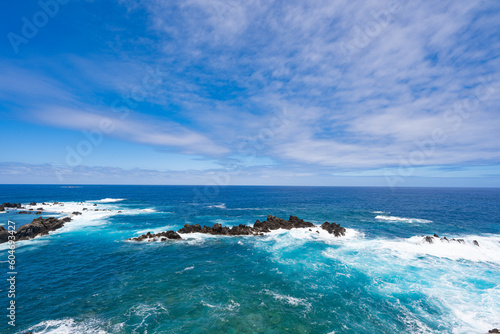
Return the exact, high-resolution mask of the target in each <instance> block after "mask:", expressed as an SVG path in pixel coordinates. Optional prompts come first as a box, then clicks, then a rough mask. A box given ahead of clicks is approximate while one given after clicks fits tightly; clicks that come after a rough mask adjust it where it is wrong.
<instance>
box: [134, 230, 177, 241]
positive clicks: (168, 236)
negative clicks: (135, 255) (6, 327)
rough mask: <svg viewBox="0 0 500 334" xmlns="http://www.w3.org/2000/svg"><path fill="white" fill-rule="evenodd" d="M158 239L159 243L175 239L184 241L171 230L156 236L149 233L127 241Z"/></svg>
mask: <svg viewBox="0 0 500 334" xmlns="http://www.w3.org/2000/svg"><path fill="white" fill-rule="evenodd" d="M156 239H158V240H159V241H167V240H168V239H172V240H175V239H182V238H181V236H180V235H179V234H178V233H177V232H174V231H172V230H170V231H166V232H160V233H156V234H153V233H151V232H148V233H146V234H143V235H141V236H139V237H135V238H130V239H127V240H133V241H144V240H156Z"/></svg>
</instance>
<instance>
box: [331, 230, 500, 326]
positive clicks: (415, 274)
mask: <svg viewBox="0 0 500 334" xmlns="http://www.w3.org/2000/svg"><path fill="white" fill-rule="evenodd" d="M452 237H454V238H457V239H458V238H461V239H463V240H464V243H459V242H458V241H450V242H447V241H445V240H443V241H441V240H440V239H439V238H433V243H427V242H424V238H423V237H422V236H414V237H411V238H408V239H396V240H394V239H393V240H389V239H357V240H351V241H350V242H346V243H343V244H342V245H341V246H340V247H335V248H330V249H327V250H325V251H323V252H322V254H323V256H325V257H327V258H331V259H335V260H336V261H339V262H341V263H342V264H343V265H344V266H345V267H346V268H350V269H354V270H356V271H359V272H362V273H363V274H365V275H366V277H369V278H370V279H371V283H370V284H369V285H368V286H369V287H370V289H373V290H376V291H377V293H380V294H381V295H385V296H387V300H388V301H390V300H394V306H395V307H399V308H401V307H402V306H401V304H399V302H398V299H397V298H398V296H399V295H400V294H401V293H404V292H406V291H412V292H413V293H418V294H422V295H424V296H425V300H427V301H429V302H431V303H433V304H435V305H439V307H440V308H441V309H442V311H443V312H444V313H446V314H449V316H448V317H446V318H443V319H441V320H439V321H441V322H443V326H444V327H447V328H449V327H450V326H451V327H453V328H454V330H453V333H464V334H465V333H467V334H469V333H484V332H485V331H484V330H480V329H481V328H482V329H486V330H487V329H488V328H493V327H495V326H498V319H500V285H499V284H498V278H497V276H496V275H494V274H493V275H492V273H495V272H499V270H500V267H499V265H500V235H483V236H477V235H467V236H451V235H447V238H449V239H451V238H452ZM474 240H476V241H477V242H478V244H479V246H477V245H475V244H474ZM353 254H355V256H353ZM418 313H419V314H420V316H421V317H423V318H427V321H425V323H429V322H433V321H436V317H435V315H434V314H431V313H428V312H427V311H426V310H425V309H420V311H418ZM415 320H416V318H415V316H414V315H413V312H412V314H409V316H408V321H415ZM417 327H418V328H419V329H421V328H422V327H421V326H420V325H419V326H417ZM430 332H432V331H430Z"/></svg>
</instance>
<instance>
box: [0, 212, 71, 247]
mask: <svg viewBox="0 0 500 334" xmlns="http://www.w3.org/2000/svg"><path fill="white" fill-rule="evenodd" d="M69 221H71V218H69V217H66V218H61V219H57V218H54V217H49V218H45V219H44V218H42V217H39V218H36V219H33V221H32V222H31V223H29V224H26V225H23V226H21V227H19V228H18V229H17V231H15V232H14V233H10V232H9V231H7V230H6V229H5V228H4V227H1V228H0V243H3V242H6V241H7V240H8V236H9V235H14V236H15V241H20V240H28V239H33V238H34V237H37V236H39V235H46V234H49V232H50V231H55V230H57V229H59V228H61V227H63V226H64V224H65V223H67V222H69Z"/></svg>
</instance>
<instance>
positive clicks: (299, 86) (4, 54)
mask: <svg viewBox="0 0 500 334" xmlns="http://www.w3.org/2000/svg"><path fill="white" fill-rule="evenodd" d="M0 16H1V20H0V31H1V35H2V39H1V48H0V116H1V118H2V121H1V123H0V124H1V125H0V142H1V143H2V154H1V155H0V183H27V184H32V183H40V184H196V185H311V186H315V185H320V186H385V187H399V186H447V187H448V186H455V187H500V147H499V146H500V145H499V143H500V140H499V139H500V131H499V129H500V110H499V108H500V107H499V106H500V76H499V74H500V73H499V72H500V58H499V57H500V33H499V31H500V2H498V1H495V0H484V1H462V0H442V1H406V0H380V1H379V0H372V1H357V0H346V1H343V0H342V1H341V0H339V1H335V0H329V1H326V0H311V1H294V0H289V1H273V0H268V1H261V0H246V1H241V0H211V1H208V0H183V1H176V0H172V1H161V0H149V1H140V0H122V1H110V0H102V1H92V0H86V1H84V0H81V1H80V0H41V1H32V0H26V1H12V0H10V1H7V2H6V3H5V4H4V10H3V11H2V12H1V13H0Z"/></svg>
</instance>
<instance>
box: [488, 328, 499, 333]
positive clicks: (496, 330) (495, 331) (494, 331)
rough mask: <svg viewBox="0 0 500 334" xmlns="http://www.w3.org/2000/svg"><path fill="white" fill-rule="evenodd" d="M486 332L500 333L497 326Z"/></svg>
mask: <svg viewBox="0 0 500 334" xmlns="http://www.w3.org/2000/svg"><path fill="white" fill-rule="evenodd" d="M488 333H500V330H498V328H493V329H490V330H489V331H488Z"/></svg>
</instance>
